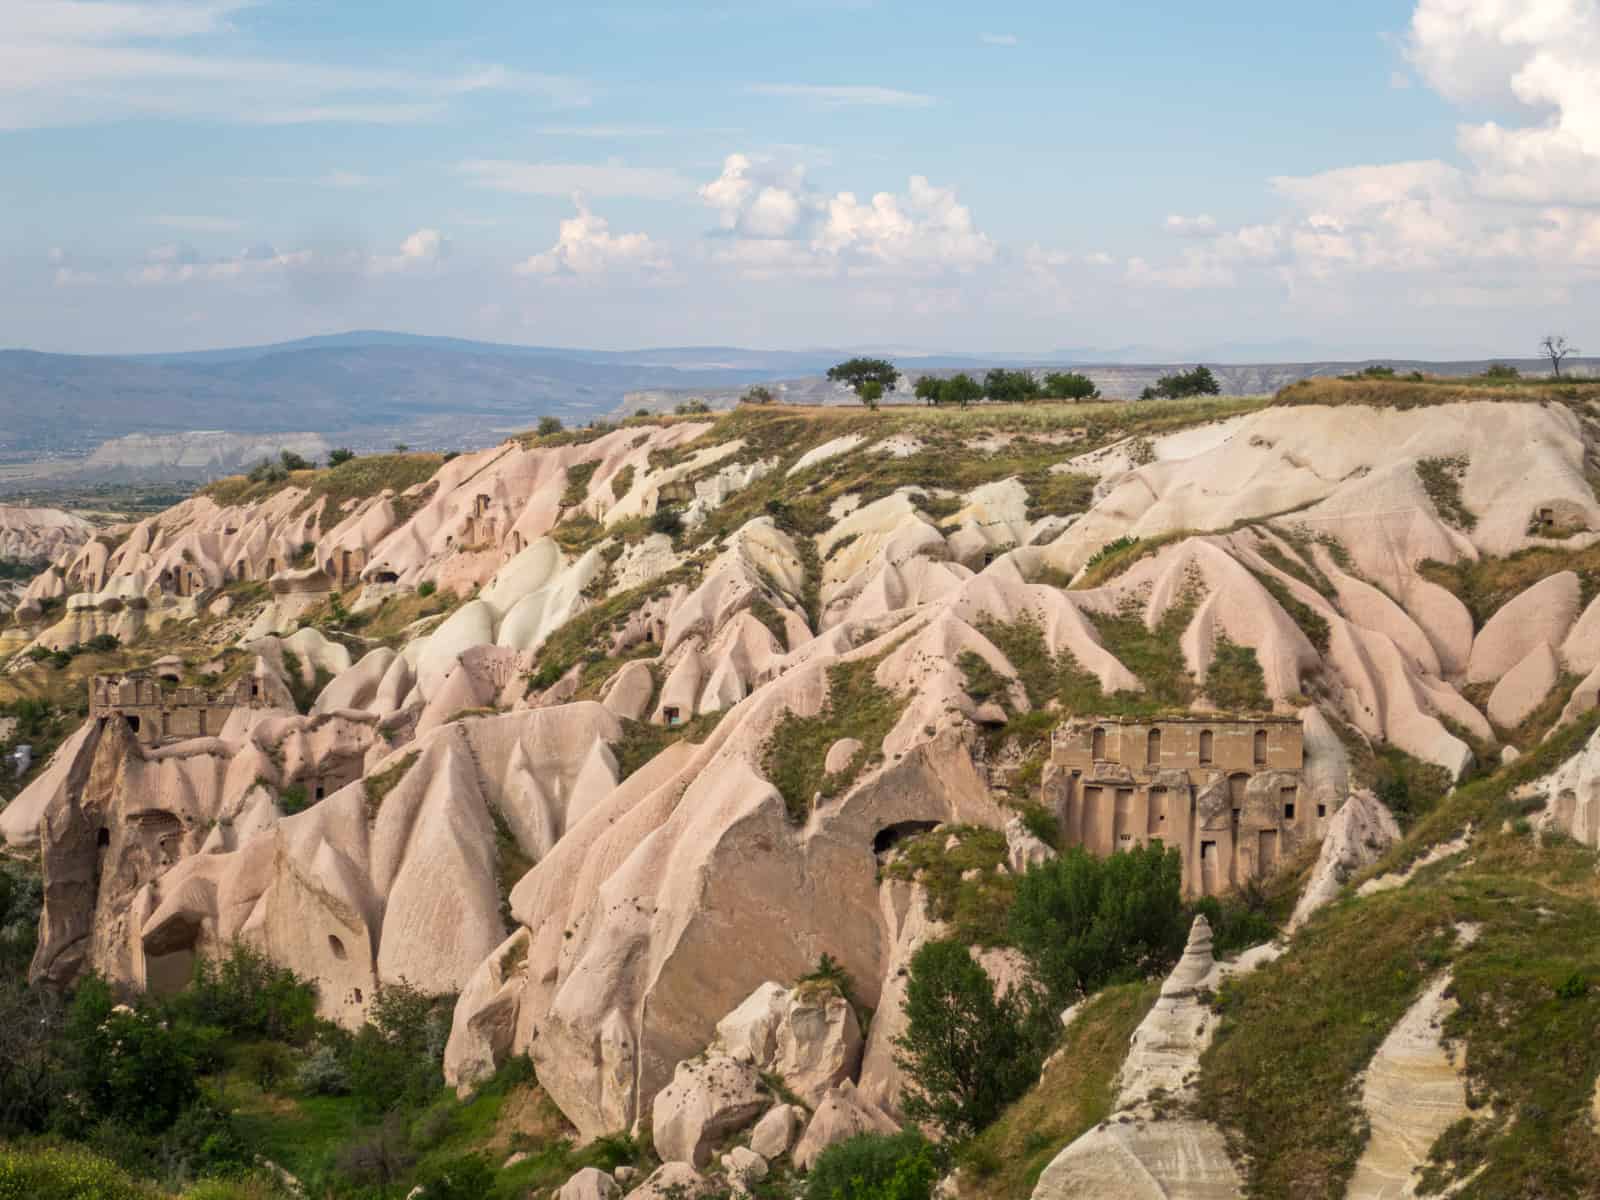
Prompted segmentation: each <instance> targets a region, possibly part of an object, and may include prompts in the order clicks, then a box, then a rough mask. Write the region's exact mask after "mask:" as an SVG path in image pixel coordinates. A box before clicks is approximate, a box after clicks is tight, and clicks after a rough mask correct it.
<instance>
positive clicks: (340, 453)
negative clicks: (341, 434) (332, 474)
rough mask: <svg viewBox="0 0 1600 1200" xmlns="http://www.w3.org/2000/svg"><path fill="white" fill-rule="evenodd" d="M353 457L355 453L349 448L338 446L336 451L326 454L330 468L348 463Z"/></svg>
mask: <svg viewBox="0 0 1600 1200" xmlns="http://www.w3.org/2000/svg"><path fill="white" fill-rule="evenodd" d="M355 456H356V452H355V451H354V450H352V449H350V447H349V446H340V447H339V448H338V449H337V450H334V451H331V452H330V453H329V454H328V465H329V466H330V467H337V466H340V465H342V464H344V463H347V462H349V461H350V460H351V459H352V458H354V457H355Z"/></svg>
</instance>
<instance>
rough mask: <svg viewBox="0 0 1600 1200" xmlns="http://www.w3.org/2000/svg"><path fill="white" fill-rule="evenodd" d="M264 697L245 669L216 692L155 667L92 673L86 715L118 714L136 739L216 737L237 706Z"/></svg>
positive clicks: (158, 740) (147, 743)
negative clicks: (152, 670)
mask: <svg viewBox="0 0 1600 1200" xmlns="http://www.w3.org/2000/svg"><path fill="white" fill-rule="evenodd" d="M262 703H264V701H263V699H262V696H261V681H260V679H258V678H257V677H256V676H254V675H246V676H243V677H241V678H240V679H238V680H237V681H236V682H234V683H233V684H232V685H231V686H230V687H228V688H226V689H224V690H222V691H220V692H216V693H212V692H207V691H206V690H205V689H203V688H197V687H183V686H177V680H176V678H175V677H168V676H165V675H162V674H161V673H160V672H159V671H158V672H156V673H148V672H144V671H130V672H128V673H127V674H125V675H96V676H95V677H94V678H93V679H91V680H90V681H89V716H90V717H91V718H92V719H96V720H98V719H102V718H107V717H116V718H120V719H121V720H122V721H124V722H126V723H127V726H128V729H129V730H130V731H131V732H132V733H133V736H134V738H135V740H136V741H138V742H139V743H140V744H141V745H144V746H159V745H160V744H161V743H162V742H165V741H170V740H174V739H178V738H194V737H208V736H211V737H214V736H216V735H217V734H219V733H221V732H222V726H223V725H224V724H225V723H226V722H227V720H228V716H229V714H231V713H232V712H233V710H234V709H235V708H246V707H255V706H259V705H261V704H262Z"/></svg>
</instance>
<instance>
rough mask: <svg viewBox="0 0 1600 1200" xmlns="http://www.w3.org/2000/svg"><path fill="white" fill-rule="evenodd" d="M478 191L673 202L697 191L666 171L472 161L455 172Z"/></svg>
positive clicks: (615, 165)
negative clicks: (623, 197) (624, 197)
mask: <svg viewBox="0 0 1600 1200" xmlns="http://www.w3.org/2000/svg"><path fill="white" fill-rule="evenodd" d="M456 169H457V170H458V171H460V172H461V174H463V175H465V176H466V177H467V178H468V179H470V180H471V181H472V182H473V183H475V184H477V185H478V186H479V187H486V188H493V189H495V190H496V191H501V192H517V193H520V194H522V195H526V196H570V195H572V194H573V193H574V192H581V193H583V194H584V195H585V196H603V197H607V198H610V197H616V196H640V197H644V198H647V199H653V200H664V199H671V198H673V197H676V196H684V195H688V194H690V193H692V192H693V191H694V184H693V182H692V181H691V180H689V179H686V178H685V177H684V176H682V175H680V174H678V173H677V172H676V171H674V170H672V169H670V168H667V167H629V166H623V165H622V164H620V163H531V162H514V161H511V160H508V159H471V160H469V161H467V162H463V163H460V164H458V165H457V168H456Z"/></svg>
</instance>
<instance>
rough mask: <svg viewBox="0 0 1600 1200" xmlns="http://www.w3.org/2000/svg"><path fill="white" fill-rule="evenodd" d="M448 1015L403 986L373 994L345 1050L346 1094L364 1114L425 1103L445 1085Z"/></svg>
mask: <svg viewBox="0 0 1600 1200" xmlns="http://www.w3.org/2000/svg"><path fill="white" fill-rule="evenodd" d="M449 1020H450V1014H449V1011H448V1009H447V1008H446V1007H444V1006H443V1005H442V1004H441V1003H440V1000H439V998H438V997H435V996H429V995H427V994H426V993H424V992H421V991H418V990H417V989H416V988H414V987H412V986H411V985H410V984H407V983H398V984H388V985H386V986H384V987H382V988H380V989H379V990H378V994H377V995H376V996H375V997H374V998H373V1001H372V1012H371V1015H370V1016H369V1017H368V1019H367V1023H366V1024H365V1025H363V1026H362V1027H361V1030H360V1032H358V1033H357V1034H356V1036H355V1038H354V1040H353V1041H352V1043H351V1045H350V1054H349V1070H350V1091H351V1094H352V1095H354V1096H355V1098H356V1100H357V1101H358V1102H359V1103H360V1104H361V1106H362V1108H363V1109H365V1110H366V1111H368V1112H391V1111H393V1110H394V1109H396V1108H398V1107H401V1106H402V1105H404V1106H408V1107H414V1106H416V1105H418V1104H421V1103H424V1102H426V1101H427V1100H428V1099H429V1098H430V1097H431V1096H432V1095H433V1094H434V1093H435V1092H437V1091H438V1090H439V1089H440V1088H441V1087H443V1086H444V1074H443V1071H442V1069H441V1065H442V1063H443V1061H444V1042H445V1037H446V1036H447V1035H448V1033H449Z"/></svg>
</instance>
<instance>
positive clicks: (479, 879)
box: [128, 703, 619, 1074]
mask: <svg viewBox="0 0 1600 1200" xmlns="http://www.w3.org/2000/svg"><path fill="white" fill-rule="evenodd" d="M279 720H280V721H288V720H297V721H305V720H307V719H306V718H293V719H288V718H280V719H279ZM618 733H619V729H618V727H617V725H616V721H615V718H614V717H612V716H611V715H610V714H609V713H607V712H606V711H605V709H603V708H602V707H601V706H600V705H598V704H593V703H586V704H575V705H568V706H565V707H563V708H559V709H542V710H528V711H524V712H519V713H512V714H507V715H504V716H498V717H484V718H479V719H477V720H473V721H470V722H462V723H458V724H454V725H449V726H446V727H444V728H441V729H439V730H437V731H435V732H434V733H432V734H429V735H427V736H426V737H425V738H423V739H421V740H420V741H419V742H418V743H417V745H416V747H415V748H414V749H407V750H402V751H398V752H395V753H392V754H391V755H389V756H388V758H387V760H384V761H380V762H378V763H376V764H372V765H371V766H370V767H369V770H368V774H369V777H370V776H384V775H386V774H391V775H393V776H394V778H392V779H391V786H389V787H388V790H387V792H386V793H383V794H381V797H380V798H379V799H374V797H373V795H371V794H369V793H368V792H367V790H366V788H365V785H364V784H362V783H359V782H358V783H354V784H352V785H350V786H348V787H344V788H342V789H340V790H339V791H337V792H335V793H334V794H333V795H331V796H329V797H328V798H327V799H326V800H324V801H322V802H321V803H319V804H316V805H314V806H313V807H311V808H309V809H307V810H306V811H305V812H303V813H299V814H297V815H295V816H293V817H288V818H284V819H282V820H280V821H278V822H276V824H275V825H274V826H273V827H272V829H271V830H270V831H268V832H264V833H262V834H258V835H256V836H253V837H251V838H249V839H247V840H243V841H242V842H240V843H239V845H238V848H237V849H236V850H233V851H231V852H226V853H217V854H207V855H201V856H199V857H190V858H185V859H183V860H181V861H179V862H177V863H176V864H175V865H172V866H171V868H170V870H169V871H168V872H167V876H166V877H165V878H163V879H162V880H161V887H160V892H159V898H158V899H157V898H156V897H155V896H154V893H152V898H153V899H155V900H156V902H155V903H154V904H152V905H151V907H150V909H149V911H148V912H147V913H146V914H145V915H144V916H142V917H141V919H140V921H139V922H137V923H136V924H135V926H134V927H133V928H131V929H130V930H128V937H129V939H130V940H131V941H132V943H133V947H134V951H133V953H134V955H135V958H137V957H138V956H139V955H141V954H153V955H158V956H160V957H161V958H163V959H164V960H167V959H170V960H172V961H174V962H176V961H179V959H173V958H172V956H175V955H176V956H183V955H192V954H193V953H195V952H214V951H216V950H217V949H218V948H220V947H222V946H225V945H226V944H227V942H228V941H229V940H231V939H232V938H234V937H242V938H244V939H245V940H246V941H248V942H252V943H253V944H255V945H257V946H258V947H260V948H262V949H264V950H266V951H267V952H268V953H270V954H272V955H273V957H274V958H276V959H278V960H279V961H285V962H291V963H294V964H295V965H296V967H297V969H299V970H300V971H301V972H302V973H303V974H306V975H308V976H309V977H311V978H313V979H317V980H319V981H320V983H321V987H320V996H319V1001H320V1004H321V1009H322V1012H323V1015H325V1016H327V1017H329V1018H330V1019H333V1020H338V1021H342V1022H347V1023H354V1022H359V1021H360V1020H361V1019H362V1017H363V1015H364V1013H365V1006H366V1004H367V1003H369V1002H370V999H371V995H372V992H373V989H374V988H375V987H376V986H378V985H381V984H382V983H384V982H395V981H398V980H401V979H404V980H406V981H408V982H410V983H412V984H413V985H415V986H417V987H421V988H423V989H425V990H428V991H433V992H462V991H465V993H466V994H467V995H468V996H469V997H470V998H471V1004H470V1011H469V1017H470V1019H467V1020H458V1023H457V1024H458V1029H459V1030H460V1034H461V1036H460V1037H459V1038H458V1039H456V1040H455V1041H453V1042H452V1046H451V1049H452V1051H453V1054H454V1059H453V1060H452V1061H453V1064H454V1066H455V1067H456V1069H457V1070H458V1071H460V1072H463V1073H466V1074H470V1073H471V1072H472V1070H474V1069H482V1068H483V1066H484V1065H485V1064H489V1066H490V1068H491V1069H492V1064H493V1062H494V1061H495V1060H496V1057H497V1056H503V1055H504V1054H505V1053H506V1052H507V1050H506V1047H507V1044H508V1042H509V1040H510V1036H511V1034H510V1031H511V1030H512V1029H514V1026H515V1021H516V1015H517V1012H518V1011H519V1009H518V1001H519V1000H520V991H521V989H520V984H519V983H518V982H517V981H518V980H519V979H520V976H519V971H520V970H522V969H523V961H524V960H525V957H526V945H527V935H526V931H522V932H521V933H520V934H519V935H517V936H513V937H512V938H511V940H510V942H509V943H506V944H505V945H502V943H503V942H505V939H506V930H505V928H504V926H503V925H502V923H501V917H500V897H499V894H498V889H497V885H496V861H495V860H496V849H495V846H496V835H495V825H494V817H495V815H498V817H499V819H500V820H501V821H502V822H503V823H504V826H505V827H506V828H507V829H508V830H509V832H510V833H511V835H512V836H513V837H514V838H515V839H516V840H517V842H518V844H519V847H520V848H521V850H522V851H523V853H526V854H529V855H530V856H537V855H538V854H541V853H543V852H544V850H545V849H547V848H548V845H550V844H552V843H553V842H554V841H556V840H559V838H560V837H561V836H562V833H563V832H564V830H565V829H566V827H567V825H568V823H569V822H570V821H576V820H579V819H581V817H582V816H583V815H584V813H586V812H587V810H588V808H589V807H590V806H591V805H592V804H593V803H594V802H595V799H596V796H597V794H604V793H605V792H608V791H610V790H611V789H612V788H613V787H614V786H615V783H616V766H615V760H614V759H613V758H612V757H611V755H610V751H609V749H608V748H607V746H606V741H607V739H610V738H615V737H616V736H618ZM263 736H265V735H263ZM280 740H281V739H280ZM534 762H537V763H539V767H538V768H537V769H535V768H534V767H533V766H532V764H533V763H534ZM252 769H253V765H252V764H250V763H248V762H246V763H245V764H244V765H243V766H242V767H241V766H240V765H239V763H238V760H235V762H234V763H233V765H231V766H230V772H244V771H250V770H252ZM245 778H249V776H245ZM441 880H447V881H448V882H449V886H441V885H440V881H441ZM519 955H520V956H522V957H521V958H519Z"/></svg>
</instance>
